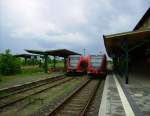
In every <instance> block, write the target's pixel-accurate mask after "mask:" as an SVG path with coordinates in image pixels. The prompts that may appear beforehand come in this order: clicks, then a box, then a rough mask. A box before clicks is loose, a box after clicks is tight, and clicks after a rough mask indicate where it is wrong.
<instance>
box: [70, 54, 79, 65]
mask: <svg viewBox="0 0 150 116" xmlns="http://www.w3.org/2000/svg"><path fill="white" fill-rule="evenodd" d="M79 59H80V56H71V57H70V66H71V67H76V66H77V64H78V61H79Z"/></svg>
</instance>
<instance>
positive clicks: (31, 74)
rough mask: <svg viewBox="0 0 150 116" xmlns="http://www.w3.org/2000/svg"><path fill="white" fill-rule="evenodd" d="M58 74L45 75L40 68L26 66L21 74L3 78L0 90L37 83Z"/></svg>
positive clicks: (0, 82)
mask: <svg viewBox="0 0 150 116" xmlns="http://www.w3.org/2000/svg"><path fill="white" fill-rule="evenodd" d="M58 74H60V73H51V74H47V73H44V71H43V69H42V68H39V67H38V66H24V67H23V68H22V72H21V73H18V74H16V75H9V76H1V77H0V78H1V81H0V88H5V87H10V86H13V85H16V84H24V83H26V82H31V81H36V80H39V79H44V78H48V77H50V76H55V75H58Z"/></svg>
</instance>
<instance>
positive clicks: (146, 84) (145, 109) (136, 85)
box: [125, 74, 150, 116]
mask: <svg viewBox="0 0 150 116" xmlns="http://www.w3.org/2000/svg"><path fill="white" fill-rule="evenodd" d="M125 86H126V87H127V89H128V92H129V94H130V95H131V96H132V98H133V100H134V101H135V102H136V104H137V105H138V107H139V109H140V110H141V112H142V113H143V114H144V116H150V75H140V74H129V84H128V85H125Z"/></svg>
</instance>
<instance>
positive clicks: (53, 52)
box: [45, 49, 80, 57]
mask: <svg viewBox="0 0 150 116" xmlns="http://www.w3.org/2000/svg"><path fill="white" fill-rule="evenodd" d="M45 53H47V54H49V55H52V56H59V57H68V56H69V55H80V54H79V53H77V52H73V51H70V50H67V49H57V50H47V51H45Z"/></svg>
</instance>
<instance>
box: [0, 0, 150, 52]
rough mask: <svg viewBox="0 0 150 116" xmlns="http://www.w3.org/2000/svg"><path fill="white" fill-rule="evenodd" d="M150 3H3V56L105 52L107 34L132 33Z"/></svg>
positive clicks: (78, 0)
mask: <svg viewBox="0 0 150 116" xmlns="http://www.w3.org/2000/svg"><path fill="white" fill-rule="evenodd" d="M149 6H150V0H0V52H3V51H4V50H5V49H7V48H9V49H11V50H12V52H13V53H24V49H38V50H51V49H58V48H65V49H70V50H73V51H77V52H80V53H83V49H84V48H85V49H86V53H90V54H96V53H99V52H100V51H102V52H105V47H104V43H103V37H102V36H103V34H113V33H119V32H124V31H131V30H132V29H133V28H134V27H135V25H136V24H137V23H138V21H139V20H140V18H141V17H142V16H143V15H144V13H145V12H146V10H147V9H148V7H149Z"/></svg>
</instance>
